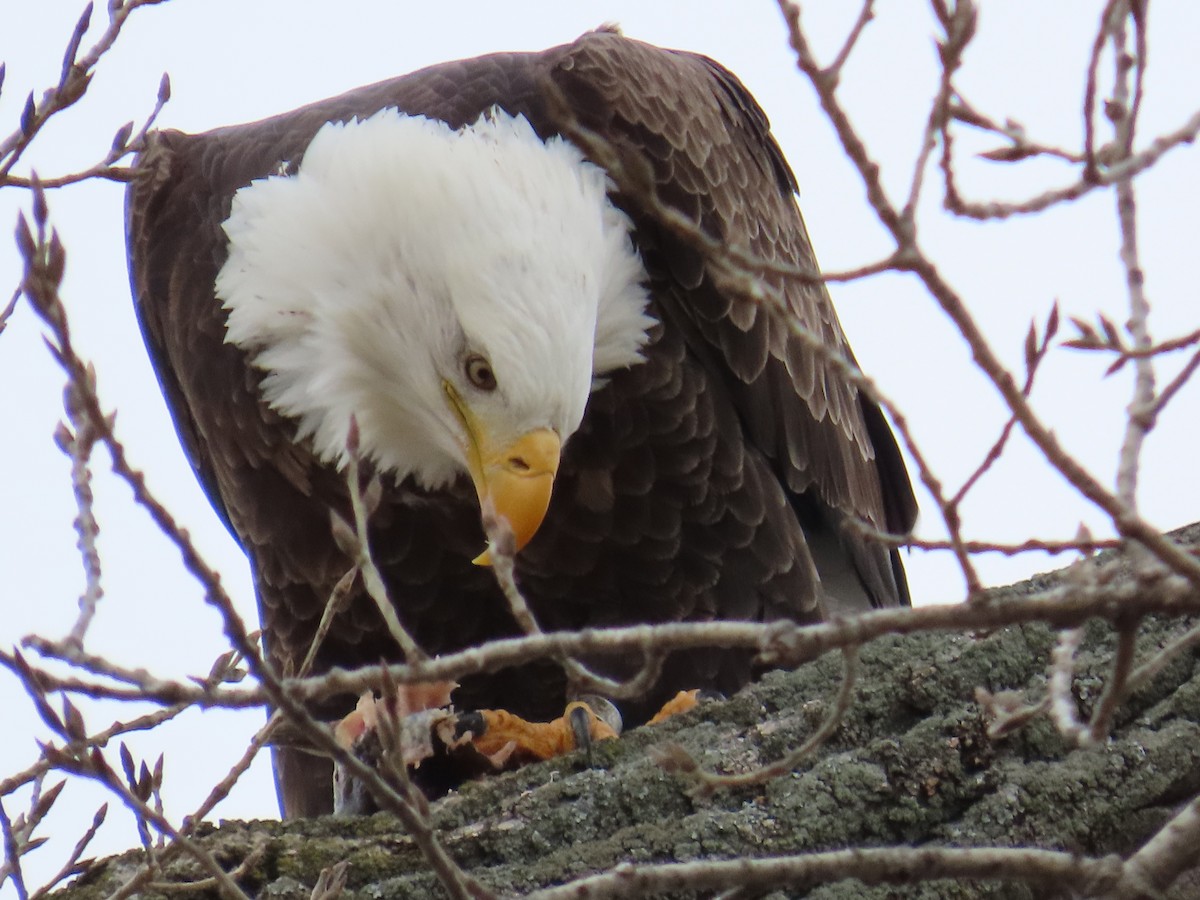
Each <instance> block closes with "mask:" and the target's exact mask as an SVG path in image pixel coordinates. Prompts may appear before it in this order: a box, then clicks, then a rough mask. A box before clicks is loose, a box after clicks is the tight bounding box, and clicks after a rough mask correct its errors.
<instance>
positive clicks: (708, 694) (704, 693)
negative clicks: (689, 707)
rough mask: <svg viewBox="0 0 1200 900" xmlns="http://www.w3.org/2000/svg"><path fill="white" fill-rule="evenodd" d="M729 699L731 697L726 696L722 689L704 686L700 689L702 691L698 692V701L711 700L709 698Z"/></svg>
mask: <svg viewBox="0 0 1200 900" xmlns="http://www.w3.org/2000/svg"><path fill="white" fill-rule="evenodd" d="M728 699H729V698H728V697H726V696H725V695H724V694H722V693H721V692H720V691H714V690H710V689H709V688H703V689H702V690H701V691H700V693H698V694H697V695H696V700H697V702H700V701H709V700H728Z"/></svg>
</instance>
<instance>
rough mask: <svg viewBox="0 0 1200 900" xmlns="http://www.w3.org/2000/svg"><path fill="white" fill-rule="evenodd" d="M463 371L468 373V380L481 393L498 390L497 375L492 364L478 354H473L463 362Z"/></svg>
mask: <svg viewBox="0 0 1200 900" xmlns="http://www.w3.org/2000/svg"><path fill="white" fill-rule="evenodd" d="M463 370H464V371H465V372H466V373H467V380H468V381H470V382H471V384H473V385H475V387H477V388H479V390H481V391H494V390H495V389H496V373H495V372H493V371H492V364H491V363H490V362H488V361H487V360H486V359H485V358H484V357H482V356H480V355H479V354H478V353H472V354H471V355H470V356H468V357H467V358H466V360H465V361H464V362H463Z"/></svg>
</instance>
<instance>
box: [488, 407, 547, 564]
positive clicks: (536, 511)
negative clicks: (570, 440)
mask: <svg viewBox="0 0 1200 900" xmlns="http://www.w3.org/2000/svg"><path fill="white" fill-rule="evenodd" d="M561 455H562V440H561V439H560V438H559V436H558V435H557V434H555V433H554V432H553V431H551V430H550V429H549V428H539V429H537V430H536V431H530V432H528V433H526V434H523V435H522V436H521V437H519V438H518V439H517V440H516V441H514V442H513V443H512V444H510V445H509V446H507V447H504V448H502V449H501V450H500V451H499V452H497V453H494V454H491V455H490V456H489V458H488V459H486V460H483V461H482V465H481V471H480V472H478V473H475V472H472V475H473V476H474V478H475V489H476V491H477V492H478V494H479V502H480V505H481V506H482V505H485V504H487V503H488V502H489V501H490V502H491V504H492V508H493V509H494V510H495V511H496V514H497V515H500V516H503V517H504V518H505V520H507V522H508V525H509V527H510V528H511V529H512V532H513V538H514V540H515V544H516V549H517V550H520V549H521V548H522V547H524V546H525V545H526V544H528V543H529V541H530V539H531V538H532V537H533V536H534V535H535V534H536V533H537V530H538V528H539V527H541V524H542V520H543V519H544V518H545V517H546V510H547V509H548V508H549V506H550V494H551V492H552V490H553V488H554V476H555V475H556V474H557V473H558V462H559V458H560V457H561ZM473 562H474V563H475V564H476V565H479V566H490V565H491V564H492V559H491V552H490V551H487V550H485V551H484V552H483V553H482V554H480V555H479V556H478V557H476V559H475V560H473Z"/></svg>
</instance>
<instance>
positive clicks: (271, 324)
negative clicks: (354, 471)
mask: <svg viewBox="0 0 1200 900" xmlns="http://www.w3.org/2000/svg"><path fill="white" fill-rule="evenodd" d="M606 186H607V178H606V175H605V173H604V172H603V170H601V169H599V168H597V167H596V166H594V165H593V164H591V163H589V162H587V161H586V160H584V159H583V157H582V155H581V154H580V152H579V151H578V149H576V148H575V147H574V146H573V145H571V144H569V143H567V142H566V141H563V140H561V139H559V138H552V139H551V140H549V141H545V142H543V141H542V140H541V138H539V137H538V136H537V134H536V133H535V132H534V131H533V128H532V127H531V126H530V125H529V123H528V122H527V121H526V120H525V119H524V118H523V117H516V118H514V117H512V116H509V115H507V114H504V113H502V112H498V111H497V112H493V113H492V114H491V115H488V116H484V117H482V118H481V119H480V120H479V121H478V122H476V123H474V124H473V125H470V126H468V127H466V128H464V129H462V130H459V131H453V130H451V129H450V128H449V127H448V126H447V125H446V124H445V123H443V122H440V121H437V120H431V119H426V118H423V117H416V116H405V115H402V114H400V113H398V112H396V111H395V110H390V109H389V110H384V111H382V112H380V113H377V114H376V115H374V116H372V117H371V118H369V119H366V120H364V121H354V122H350V123H347V124H330V125H326V126H325V127H323V128H322V129H321V130H320V132H318V133H317V135H316V137H314V138H313V140H312V143H311V144H310V145H309V147H308V149H307V151H306V152H305V154H304V159H303V162H302V164H301V165H300V168H299V171H298V172H297V173H296V174H295V175H292V176H283V175H279V176H273V177H270V178H266V179H263V180H260V181H256V182H254V183H253V184H251V185H249V186H248V187H245V188H243V189H241V190H240V191H238V193H237V195H236V196H235V197H234V200H233V209H232V212H231V213H230V216H229V218H228V220H227V221H226V222H225V225H224V228H225V232H226V235H227V236H228V238H229V258H228V260H227V262H226V263H225V265H224V267H223V268H222V269H221V272H220V274H219V275H218V277H217V296H218V297H219V298H220V299H221V300H222V301H223V303H224V305H225V308H226V309H228V310H229V321H228V334H227V338H226V339H227V340H228V341H230V342H232V343H234V344H236V345H238V346H239V347H241V348H243V349H244V350H246V351H247V352H248V353H249V354H250V355H251V357H252V358H253V360H254V363H255V365H257V366H258V367H260V368H262V369H264V370H265V371H266V372H267V375H266V378H265V379H264V383H263V390H264V393H265V396H266V399H267V401H268V402H269V403H270V404H271V405H272V406H273V407H275V408H276V409H278V410H279V411H280V412H282V413H284V414H286V415H289V416H292V417H294V418H295V419H296V420H297V421H298V423H299V435H298V436H299V437H300V438H302V439H309V438H310V439H311V440H312V442H313V446H314V448H315V450H316V452H317V453H318V454H319V455H320V457H321V458H322V459H324V460H326V461H338V462H342V461H344V457H345V446H346V435H347V429H348V426H349V421H350V416H351V415H352V414H353V415H354V416H355V417H356V420H357V423H358V426H359V432H360V447H361V449H362V452H363V453H364V454H365V455H367V456H368V457H369V458H371V459H373V460H374V461H375V462H376V463H377V464H378V465H380V466H381V467H382V468H383V469H385V470H390V471H393V472H394V473H395V474H396V475H397V477H404V476H406V475H409V474H411V475H414V476H415V477H416V478H417V479H418V481H419V482H420V483H422V484H424V485H425V486H427V487H437V486H440V485H443V484H445V483H447V482H448V481H450V480H452V479H453V478H454V477H456V476H457V475H458V474H460V473H462V472H463V471H465V458H464V456H463V435H462V425H461V422H460V421H459V419H458V418H457V417H456V416H455V414H454V413H453V412H452V410H451V409H450V407H449V405H448V404H447V402H446V396H445V393H444V390H443V380H445V381H449V382H450V383H451V384H453V385H454V386H455V388H456V389H457V390H458V391H459V393H460V394H461V395H462V396H463V398H464V400H466V401H467V403H468V404H469V405H470V406H471V408H472V410H473V412H474V414H475V415H476V416H478V417H479V418H480V420H481V421H483V422H485V423H486V424H487V425H488V426H489V427H490V428H493V429H498V433H496V434H495V437H496V438H497V439H500V440H504V439H505V438H515V437H517V436H518V435H520V434H522V433H524V432H526V431H529V430H531V429H534V428H538V427H549V428H553V429H554V430H556V431H557V432H558V433H559V434H560V436H561V437H562V438H563V440H564V441H565V440H566V439H567V438H568V437H569V436H570V435H571V434H572V433H573V432H574V431H575V430H576V429H577V428H578V427H579V424H580V422H581V421H582V419H583V412H584V407H585V405H586V402H587V398H588V395H589V393H590V391H591V388H592V385H593V383H595V382H596V380H597V379H598V378H599V377H600V376H603V375H604V374H605V373H608V372H612V371H614V370H616V369H619V368H623V367H628V366H631V365H634V364H636V363H637V362H639V361H640V360H641V348H642V347H643V345H644V344H645V341H646V329H647V328H648V327H649V326H650V324H651V323H652V322H653V320H652V319H650V318H649V317H648V316H647V315H646V313H645V306H646V293H645V290H644V288H643V287H642V281H643V279H644V278H645V271H644V269H643V268H642V265H641V263H640V260H639V259H638V257H637V254H636V251H635V250H634V248H633V245H632V242H631V241H630V237H629V231H630V228H631V225H630V222H629V220H628V218H627V217H626V216H625V215H624V214H623V213H621V212H620V211H619V210H617V209H616V208H615V207H614V206H613V205H612V204H611V203H610V202H609V200H608V197H607V194H606ZM472 353H476V354H480V355H482V356H483V357H485V358H486V359H487V360H488V361H489V362H490V365H491V368H492V370H493V372H494V374H495V378H496V383H497V387H496V389H495V390H494V391H491V392H483V391H480V390H478V389H476V388H474V387H472V386H471V384H470V382H469V381H468V380H467V379H466V376H465V375H464V371H463V363H464V360H465V358H466V357H467V356H468V355H469V354H472Z"/></svg>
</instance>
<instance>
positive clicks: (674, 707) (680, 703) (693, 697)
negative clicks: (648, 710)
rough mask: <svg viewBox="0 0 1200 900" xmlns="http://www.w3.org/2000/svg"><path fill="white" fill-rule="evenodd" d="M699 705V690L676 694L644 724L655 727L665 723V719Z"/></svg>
mask: <svg viewBox="0 0 1200 900" xmlns="http://www.w3.org/2000/svg"><path fill="white" fill-rule="evenodd" d="M699 704H700V689H699V688H696V689H694V690H690V691H680V692H679V693H678V694H676V695H675V696H674V697H672V698H671V699H670V700H668V701H667V702H666V703H664V704H663V706H662V709H660V710H659V711H658V712H656V713H655V714H654V716H653V717H652V718H651V719H650V721H648V722H647V723H646V724H647V725H657V724H659V723H660V722H665V721H666V720H667V719H669V718H671V716H677V715H679V714H680V713H685V712H687V711H688V710H692V709H695V708H696V707H697V706H698V705H699Z"/></svg>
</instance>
